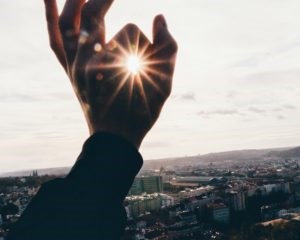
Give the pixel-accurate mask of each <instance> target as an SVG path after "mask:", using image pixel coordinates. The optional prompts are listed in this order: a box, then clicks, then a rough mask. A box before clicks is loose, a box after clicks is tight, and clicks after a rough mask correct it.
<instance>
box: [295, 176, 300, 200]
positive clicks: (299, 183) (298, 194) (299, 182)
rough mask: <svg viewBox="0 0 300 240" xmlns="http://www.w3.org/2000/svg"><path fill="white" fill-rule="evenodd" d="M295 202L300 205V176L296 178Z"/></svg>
mask: <svg viewBox="0 0 300 240" xmlns="http://www.w3.org/2000/svg"><path fill="white" fill-rule="evenodd" d="M294 191H295V200H296V202H298V203H300V176H296V177H295V178H294Z"/></svg>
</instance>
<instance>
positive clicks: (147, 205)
mask: <svg viewBox="0 0 300 240" xmlns="http://www.w3.org/2000/svg"><path fill="white" fill-rule="evenodd" d="M125 205H126V206H125V209H126V212H127V215H128V217H129V218H136V217H138V216H140V215H143V214H146V213H147V212H156V211H159V210H160V209H161V208H163V207H169V206H173V205H174V199H173V198H172V197H170V196H168V195H166V194H159V193H154V194H144V195H140V196H128V197H126V199H125Z"/></svg>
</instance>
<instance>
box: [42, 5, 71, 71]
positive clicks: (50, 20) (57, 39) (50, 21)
mask: <svg viewBox="0 0 300 240" xmlns="http://www.w3.org/2000/svg"><path fill="white" fill-rule="evenodd" d="M44 3H45V8H46V19H47V26H48V34H49V41H50V46H51V48H52V50H53V51H54V53H55V55H56V57H57V58H58V60H59V62H60V63H61V65H62V66H63V67H64V69H65V70H66V69H67V64H66V59H65V51H64V47H63V41H62V37H61V33H60V30H59V25H58V21H59V15H58V9H57V3H56V0H44Z"/></svg>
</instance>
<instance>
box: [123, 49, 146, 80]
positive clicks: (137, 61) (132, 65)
mask: <svg viewBox="0 0 300 240" xmlns="http://www.w3.org/2000/svg"><path fill="white" fill-rule="evenodd" d="M142 66H143V63H142V60H141V58H140V57H139V56H137V55H134V54H132V55H129V56H128V58H127V62H126V67H127V70H128V71H129V72H130V73H131V74H132V75H136V74H138V73H139V72H140V71H141V70H142Z"/></svg>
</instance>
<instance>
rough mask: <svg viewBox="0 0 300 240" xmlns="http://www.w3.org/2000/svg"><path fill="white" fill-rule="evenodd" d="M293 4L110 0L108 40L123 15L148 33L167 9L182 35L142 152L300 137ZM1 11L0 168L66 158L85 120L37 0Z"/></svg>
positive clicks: (5, 4) (297, 28)
mask: <svg viewBox="0 0 300 240" xmlns="http://www.w3.org/2000/svg"><path fill="white" fill-rule="evenodd" d="M63 2H64V1H59V3H60V7H61V6H62V4H63ZM299 7H300V2H299V1H297V0H287V1H280V0H275V1H274V0H252V1H247V2H246V1H238V0H227V1H211V0H201V1H199V0H190V1H188V3H187V2H186V1H179V0H164V1H145V0H139V1H137V0H131V1H126V0H116V1H115V3H114V5H113V6H112V8H111V10H110V12H109V13H108V15H107V18H106V19H107V21H106V23H107V40H109V39H110V38H111V37H112V36H113V35H114V34H115V33H117V32H118V31H119V30H120V29H121V28H122V27H123V26H124V25H125V24H126V23H128V22H133V23H136V24H137V25H138V26H139V27H140V28H141V29H142V30H143V31H144V32H145V33H146V35H147V36H148V37H149V38H150V39H151V37H152V36H151V35H152V34H151V31H152V30H151V28H152V20H153V18H154V16H155V15H157V14H160V13H163V14H164V15H165V17H166V19H167V21H168V26H169V28H170V31H171V32H172V33H173V36H174V37H175V38H176V39H177V41H178V45H179V54H178V62H177V67H176V73H175V78H174V85H173V93H172V95H171V97H170V99H169V100H168V102H167V104H166V105H165V107H164V110H163V112H162V114H161V118H160V119H159V121H158V123H157V124H156V125H155V127H154V128H153V129H152V130H151V131H150V133H149V135H147V137H146V138H145V140H144V143H143V145H142V147H141V149H140V151H141V152H142V154H143V156H144V159H153V158H163V157H171V156H184V155H195V154H199V153H200V154H204V153H208V152H218V151H226V150H234V149H248V148H273V147H286V146H296V145H299V143H300V121H299V120H300V111H299V106H298V103H299V102H300V83H299V76H300V67H299V66H300V65H299V64H300V17H299V11H298V9H299ZM0 20H1V21H0V27H1V29H2V35H1V40H0V55H1V58H0V79H1V80H0V81H1V88H0V106H1V107H0V109H1V117H0V146H1V147H0V165H1V170H0V171H1V172H5V171H14V170H22V169H31V168H45V167H59V166H70V165H72V164H73V163H74V161H75V159H76V157H77V155H78V154H79V152H80V150H81V146H82V143H83V142H84V140H85V139H86V138H87V137H88V130H87V127H86V124H85V120H84V118H83V114H82V113H81V109H80V106H79V104H78V103H77V99H76V98H75V96H74V94H73V90H72V88H71V85H70V84H69V80H68V79H67V77H66V75H65V73H64V72H63V69H62V67H61V66H59V64H58V62H57V60H56V59H55V56H54V54H53V53H52V52H51V51H50V48H49V46H48V36H47V32H46V21H45V17H44V6H43V1H34V0H28V1H26V2H25V1H21V0H15V1H8V0H4V1H2V3H1V9H0Z"/></svg>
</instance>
